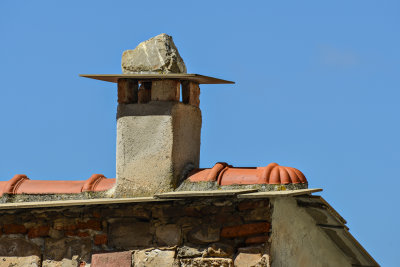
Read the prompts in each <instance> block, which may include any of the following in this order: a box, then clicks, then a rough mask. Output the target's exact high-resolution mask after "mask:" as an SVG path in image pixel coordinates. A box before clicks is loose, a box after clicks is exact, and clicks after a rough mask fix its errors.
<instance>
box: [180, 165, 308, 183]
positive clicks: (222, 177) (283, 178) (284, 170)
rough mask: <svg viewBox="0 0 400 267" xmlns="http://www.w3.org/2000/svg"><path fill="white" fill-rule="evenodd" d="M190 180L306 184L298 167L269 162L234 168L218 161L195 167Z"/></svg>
mask: <svg viewBox="0 0 400 267" xmlns="http://www.w3.org/2000/svg"><path fill="white" fill-rule="evenodd" d="M188 179H189V181H191V182H211V181H215V182H217V183H218V184H219V185H234V184H237V185H248V184H300V183H301V184H306V183H307V179H306V177H305V176H304V174H303V173H302V172H301V171H299V170H298V169H295V168H292V167H284V166H280V165H278V164H276V163H271V164H269V165H268V166H266V167H245V168H235V167H233V166H230V165H228V164H227V163H224V162H219V163H217V164H215V165H214V167H212V168H211V169H197V170H195V171H193V172H192V173H191V174H190V176H189V178H188Z"/></svg>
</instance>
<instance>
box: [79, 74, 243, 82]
mask: <svg viewBox="0 0 400 267" xmlns="http://www.w3.org/2000/svg"><path fill="white" fill-rule="evenodd" d="M79 76H81V77H86V78H90V79H96V80H101V81H106V82H113V83H117V82H118V80H119V79H136V80H140V81H151V80H166V79H172V80H179V81H192V82H197V83H200V84H233V83H235V82H232V81H227V80H222V79H218V78H214V77H210V76H204V75H200V74H191V73H179V74H80V75H79Z"/></svg>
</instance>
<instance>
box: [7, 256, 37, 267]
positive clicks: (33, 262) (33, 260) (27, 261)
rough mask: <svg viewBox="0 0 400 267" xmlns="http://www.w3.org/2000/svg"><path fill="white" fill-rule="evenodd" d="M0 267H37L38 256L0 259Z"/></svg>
mask: <svg viewBox="0 0 400 267" xmlns="http://www.w3.org/2000/svg"><path fill="white" fill-rule="evenodd" d="M0 266H4V267H6V266H7V267H9V266H11V267H14V266H15V267H18V266H20V267H39V266H41V260H40V257H39V256H27V257H0Z"/></svg>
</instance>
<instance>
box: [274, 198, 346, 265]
mask: <svg viewBox="0 0 400 267" xmlns="http://www.w3.org/2000/svg"><path fill="white" fill-rule="evenodd" d="M271 202H272V205H273V214H272V233H271V240H272V243H271V258H272V264H271V266H272V267H286V266H292V267H296V266H299V267H300V266H301V267H308V266H324V267H330V266H332V267H337V266H341V267H347V266H348V267H351V266H352V265H351V263H350V261H349V260H348V259H347V257H346V256H345V255H344V254H343V253H342V252H341V251H340V250H339V249H338V248H337V247H336V245H335V244H334V243H333V242H332V241H331V240H330V239H329V238H328V237H327V236H326V234H325V233H324V232H323V231H322V230H321V229H319V227H318V226H316V223H315V221H314V220H313V219H312V218H311V217H310V216H309V215H308V214H307V212H306V211H305V210H304V209H303V208H301V207H298V206H297V203H296V200H295V199H294V198H291V197H289V198H275V199H273V200H272V201H271Z"/></svg>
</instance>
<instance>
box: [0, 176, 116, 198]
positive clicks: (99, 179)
mask: <svg viewBox="0 0 400 267" xmlns="http://www.w3.org/2000/svg"><path fill="white" fill-rule="evenodd" d="M114 184H115V178H106V177H104V175H102V174H93V175H92V176H91V177H90V178H89V179H87V180H85V181H46V180H30V179H29V178H28V177H27V176H26V175H23V174H17V175H15V176H14V177H13V178H12V179H11V180H9V181H4V182H0V196H1V195H3V194H12V195H14V194H77V193H81V192H100V191H106V190H108V189H111V188H112V187H113V185H114Z"/></svg>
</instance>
